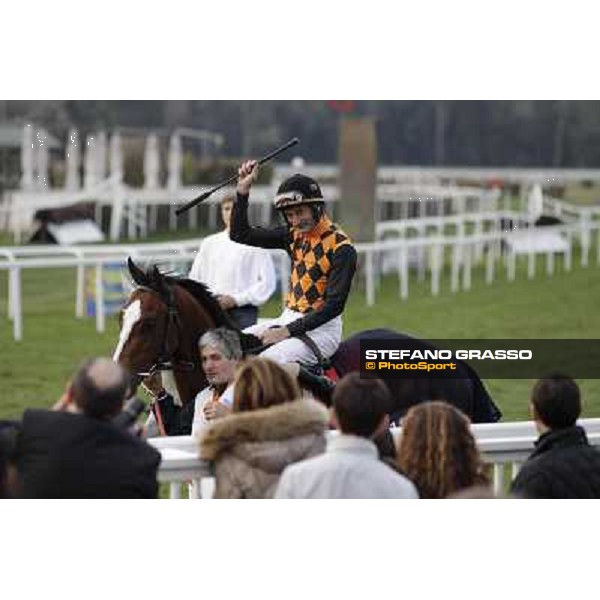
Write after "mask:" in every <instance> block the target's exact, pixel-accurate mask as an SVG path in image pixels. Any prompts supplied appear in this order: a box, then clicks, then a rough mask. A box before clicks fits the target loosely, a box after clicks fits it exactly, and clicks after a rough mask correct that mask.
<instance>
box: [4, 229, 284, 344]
mask: <svg viewBox="0 0 600 600" xmlns="http://www.w3.org/2000/svg"><path fill="white" fill-rule="evenodd" d="M200 243H201V240H199V239H194V240H184V241H177V242H161V243H154V244H129V245H128V244H118V245H86V246H7V247H0V271H2V270H4V271H7V272H8V303H7V304H8V317H9V319H10V320H12V322H13V338H14V339H15V340H17V341H19V340H22V339H23V298H22V285H21V276H22V272H23V271H25V270H27V269H55V268H75V269H76V284H75V286H76V291H75V317H76V318H82V317H83V316H84V306H85V270H86V268H87V269H90V268H93V269H94V270H95V285H94V300H95V306H96V310H95V314H96V331H98V332H99V333H101V332H103V331H105V328H106V321H105V310H104V306H105V302H104V283H103V270H104V268H105V267H106V266H107V265H111V266H112V265H115V264H118V265H120V266H121V268H122V269H126V266H125V265H126V261H127V258H128V257H132V258H133V259H134V260H136V261H142V262H145V263H161V267H162V268H163V269H164V268H167V269H169V270H170V271H176V270H177V268H181V271H180V272H181V273H184V274H185V273H187V271H188V266H189V264H190V263H191V262H192V261H193V260H194V258H195V256H196V253H197V251H198V248H199V246H200ZM271 254H272V256H273V257H274V260H275V261H276V264H278V267H279V273H280V276H281V277H282V281H283V282H284V284H285V282H287V279H288V275H289V269H290V267H289V263H288V259H287V255H286V254H285V252H284V251H283V250H272V251H271ZM286 291H287V290H286V289H285V285H284V286H282V301H283V299H284V298H285V292H286Z"/></svg>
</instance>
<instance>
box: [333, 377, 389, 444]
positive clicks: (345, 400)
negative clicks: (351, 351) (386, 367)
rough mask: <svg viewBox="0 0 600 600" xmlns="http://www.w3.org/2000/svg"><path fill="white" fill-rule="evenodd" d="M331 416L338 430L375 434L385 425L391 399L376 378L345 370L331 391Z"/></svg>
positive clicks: (353, 433) (352, 433) (380, 431)
mask: <svg viewBox="0 0 600 600" xmlns="http://www.w3.org/2000/svg"><path fill="white" fill-rule="evenodd" d="M332 401H333V418H334V422H335V423H336V424H337V426H338V428H339V429H340V431H341V432H342V433H345V434H348V435H358V436H360V437H364V438H376V437H378V436H379V435H380V434H381V433H382V432H383V431H384V430H385V429H387V427H388V425H389V419H388V413H389V411H390V408H391V405H392V402H391V397H390V392H389V390H388V388H387V386H386V385H385V383H383V381H381V380H380V379H361V377H360V375H359V373H358V372H353V373H348V374H347V375H345V376H344V377H343V378H342V379H341V380H340V381H339V383H338V384H337V385H336V387H335V391H334V392H333V398H332Z"/></svg>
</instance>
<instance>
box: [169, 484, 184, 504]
mask: <svg viewBox="0 0 600 600" xmlns="http://www.w3.org/2000/svg"><path fill="white" fill-rule="evenodd" d="M169 498H170V499H171V500H179V498H181V481H172V482H171V483H170V484H169Z"/></svg>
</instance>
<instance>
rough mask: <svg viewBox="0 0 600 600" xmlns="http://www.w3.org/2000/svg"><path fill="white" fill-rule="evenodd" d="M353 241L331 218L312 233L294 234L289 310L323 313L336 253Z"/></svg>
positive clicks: (291, 249) (322, 222) (321, 222)
mask: <svg viewBox="0 0 600 600" xmlns="http://www.w3.org/2000/svg"><path fill="white" fill-rule="evenodd" d="M351 243H352V242H351V241H350V238H349V237H348V236H347V235H346V234H345V233H344V232H343V231H342V230H341V229H338V227H337V226H336V225H334V224H333V223H332V222H331V221H330V220H329V219H328V218H327V217H323V218H321V220H320V221H319V223H318V224H317V226H316V227H315V228H314V229H313V230H312V231H311V232H309V233H300V232H298V231H295V230H294V231H293V232H292V242H291V244H290V254H291V257H292V272H291V275H290V290H289V292H288V295H287V306H288V308H289V309H291V310H295V311H297V312H300V313H308V312H311V311H313V310H319V309H320V308H321V307H322V306H323V304H324V303H325V290H326V288H327V279H328V275H329V272H330V271H331V258H332V256H333V254H334V252H335V251H336V250H337V249H338V248H339V247H340V246H344V245H346V244H351Z"/></svg>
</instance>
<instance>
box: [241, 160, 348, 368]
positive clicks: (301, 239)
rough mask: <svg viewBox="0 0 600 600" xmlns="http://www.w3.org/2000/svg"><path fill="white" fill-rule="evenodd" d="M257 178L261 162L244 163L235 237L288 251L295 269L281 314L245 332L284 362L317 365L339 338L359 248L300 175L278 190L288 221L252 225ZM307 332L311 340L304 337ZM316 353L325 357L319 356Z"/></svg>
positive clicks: (277, 199)
mask: <svg viewBox="0 0 600 600" xmlns="http://www.w3.org/2000/svg"><path fill="white" fill-rule="evenodd" d="M257 177H258V163H257V161H247V162H245V163H243V164H242V165H241V166H240V168H239V171H238V184H237V198H236V201H235V204H234V206H233V212H232V216H231V229H230V236H231V239H232V240H234V241H235V242H239V243H241V244H247V245H249V246H258V247H261V248H281V249H283V250H285V251H286V252H287V254H288V255H289V257H290V259H291V273H290V281H289V292H288V296H287V303H286V308H285V310H284V311H283V313H282V314H281V315H280V316H279V317H278V318H277V319H274V320H273V321H269V322H267V323H261V324H258V325H254V326H253V327H250V328H248V329H246V330H245V331H246V332H247V333H252V334H254V335H256V336H258V337H259V338H260V339H261V340H262V342H263V344H265V345H271V347H270V348H267V349H266V350H264V351H263V352H262V356H264V357H266V358H270V359H272V360H275V361H277V362H280V363H287V362H299V363H301V364H305V365H307V364H315V363H317V362H320V358H321V357H322V358H324V359H327V358H329V357H331V356H332V355H333V353H334V352H335V350H336V349H337V347H338V346H339V344H340V342H341V339H342V313H343V311H344V306H345V304H346V299H347V298H348V294H349V293H350V287H351V284H352V279H353V277H354V273H355V270H356V260H357V255H356V249H355V248H354V246H353V245H352V242H351V240H350V238H349V237H348V235H346V233H345V232H344V231H342V230H341V229H340V228H339V227H338V226H337V225H335V224H334V223H332V222H331V220H330V219H329V217H328V216H327V214H326V212H325V202H324V198H323V194H322V192H321V188H320V186H319V184H318V183H317V182H316V181H315V180H314V179H312V178H310V177H308V176H306V175H302V174H296V175H293V176H291V177H289V178H288V179H286V180H285V181H284V182H283V183H282V184H281V185H280V186H279V189H278V190H277V195H276V197H275V209H276V210H277V211H278V212H279V213H281V215H282V217H283V220H284V221H285V223H284V225H283V226H280V227H275V228H271V229H265V228H262V227H251V226H250V224H249V222H248V198H249V194H250V188H251V187H252V184H253V182H254V181H255V180H256V178H257ZM305 336H306V337H308V338H309V340H310V341H309V342H308V343H307V342H305V341H303V339H301V338H303V337H305ZM312 345H314V346H315V347H316V350H315V349H314V348H312V347H311V346H312ZM317 352H318V353H319V354H320V355H321V357H319V356H316V354H317Z"/></svg>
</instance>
